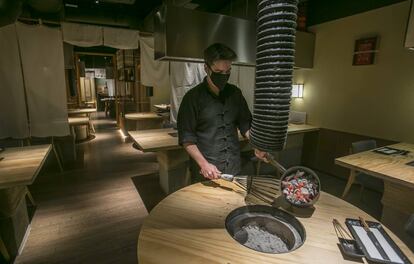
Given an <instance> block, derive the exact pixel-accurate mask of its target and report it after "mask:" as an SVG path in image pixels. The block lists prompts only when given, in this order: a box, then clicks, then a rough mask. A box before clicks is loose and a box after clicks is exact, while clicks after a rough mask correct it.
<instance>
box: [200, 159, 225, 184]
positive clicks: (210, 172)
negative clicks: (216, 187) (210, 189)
mask: <svg viewBox="0 0 414 264" xmlns="http://www.w3.org/2000/svg"><path fill="white" fill-rule="evenodd" d="M200 168H201V169H200V173H201V174H202V175H203V176H204V177H205V178H207V179H210V180H215V179H219V178H220V174H221V171H219V170H218V169H217V167H216V166H214V165H213V164H211V163H208V162H205V163H203V164H202V165H201V166H200Z"/></svg>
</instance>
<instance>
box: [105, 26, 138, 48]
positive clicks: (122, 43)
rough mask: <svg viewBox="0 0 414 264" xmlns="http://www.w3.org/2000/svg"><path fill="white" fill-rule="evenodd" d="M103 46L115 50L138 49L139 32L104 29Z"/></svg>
mask: <svg viewBox="0 0 414 264" xmlns="http://www.w3.org/2000/svg"><path fill="white" fill-rule="evenodd" d="M103 45H105V46H108V47H112V48H116V49H138V47H139V31H137V30H131V29H122V28H110V27H104V28H103Z"/></svg>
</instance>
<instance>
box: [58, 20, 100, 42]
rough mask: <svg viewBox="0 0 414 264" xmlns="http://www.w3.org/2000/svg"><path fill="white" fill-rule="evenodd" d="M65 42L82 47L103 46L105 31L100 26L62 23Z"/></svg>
mask: <svg viewBox="0 0 414 264" xmlns="http://www.w3.org/2000/svg"><path fill="white" fill-rule="evenodd" d="M61 26H62V34H63V41H64V42H67V43H69V44H72V45H75V46H80V47H93V46H101V45H103V29H102V27H100V26H93V25H84V24H76V23H61Z"/></svg>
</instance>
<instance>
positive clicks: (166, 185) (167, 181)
mask: <svg viewBox="0 0 414 264" xmlns="http://www.w3.org/2000/svg"><path fill="white" fill-rule="evenodd" d="M157 160H158V164H159V173H160V185H161V188H162V189H163V190H164V192H165V193H166V194H170V193H172V192H175V191H177V190H179V189H181V188H183V187H185V186H187V185H190V184H191V175H190V173H189V172H188V171H189V170H188V162H189V157H188V154H187V152H185V150H184V149H174V150H163V151H158V152H157Z"/></svg>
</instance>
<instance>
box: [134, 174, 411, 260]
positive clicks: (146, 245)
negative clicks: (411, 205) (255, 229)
mask: <svg viewBox="0 0 414 264" xmlns="http://www.w3.org/2000/svg"><path fill="white" fill-rule="evenodd" d="M215 182H216V183H217V184H210V185H204V184H203V183H197V184H194V185H191V186H188V187H186V188H183V189H181V190H179V191H177V192H175V193H173V194H171V195H169V196H168V197H167V198H165V199H164V200H163V201H161V203H159V204H158V205H157V206H156V207H155V208H154V209H153V210H152V211H151V213H150V215H149V216H148V217H147V218H146V219H145V221H144V224H143V226H142V227H141V231H140V235H139V240H138V248H137V250H138V262H139V263H140V264H148V263H180V264H185V263H221V264H227V263H232V264H233V263H248V264H251V263H266V264H267V263H269V264H270V263H278V264H283V263H296V264H299V263H306V264H309V263H327V264H328V263H329V264H333V263H335V264H336V263H355V262H353V261H349V260H345V259H344V258H343V256H342V254H341V252H340V250H339V248H338V246H337V243H338V239H337V237H336V234H335V231H334V228H333V226H332V219H333V218H336V219H338V220H339V221H340V222H341V223H343V222H344V221H345V218H348V217H351V218H357V217H358V216H362V217H364V218H365V219H368V220H375V219H373V218H372V217H371V216H369V215H368V214H366V213H365V212H363V211H362V210H360V209H358V208H356V207H355V206H353V205H351V204H349V203H347V202H345V201H344V200H341V199H339V198H336V197H334V196H332V195H330V194H327V193H324V192H322V193H321V196H320V198H319V200H318V202H317V203H316V204H315V211H314V212H313V214H312V216H311V217H309V218H299V217H298V220H299V221H300V222H301V223H302V224H303V225H304V227H305V230H306V240H305V242H304V245H302V246H301V247H300V248H298V249H297V250H295V251H293V252H290V253H285V254H267V253H260V252H257V251H254V250H251V249H249V248H246V247H244V246H242V245H240V244H239V243H238V242H236V241H235V240H234V239H233V238H232V237H231V236H230V235H229V234H228V233H227V230H226V229H225V219H226V217H227V215H228V214H229V213H230V212H231V211H232V210H234V209H236V208H238V207H242V206H245V205H246V202H245V191H244V190H243V189H242V188H240V187H239V186H237V185H236V184H233V183H229V182H224V181H222V180H218V181H215ZM387 232H388V234H389V235H390V236H391V237H392V238H393V239H394V241H395V242H396V243H397V245H398V246H400V248H401V249H402V250H403V252H404V253H405V254H406V255H407V256H408V257H409V258H410V259H411V260H414V254H413V253H412V252H411V251H410V250H409V249H408V248H407V246H406V245H405V244H404V243H403V242H401V241H400V240H399V239H398V238H397V237H396V236H395V235H394V234H392V232H391V231H389V230H387Z"/></svg>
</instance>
